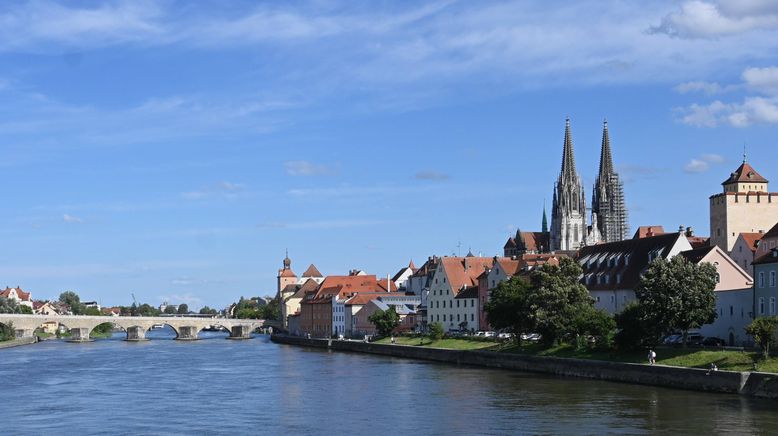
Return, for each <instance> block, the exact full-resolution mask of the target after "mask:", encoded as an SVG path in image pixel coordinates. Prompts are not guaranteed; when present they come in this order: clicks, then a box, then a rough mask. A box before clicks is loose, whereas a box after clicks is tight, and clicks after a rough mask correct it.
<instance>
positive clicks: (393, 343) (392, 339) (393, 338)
mask: <svg viewBox="0 0 778 436" xmlns="http://www.w3.org/2000/svg"><path fill="white" fill-rule="evenodd" d="M392 345H394V335H392Z"/></svg>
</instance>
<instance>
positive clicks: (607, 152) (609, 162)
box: [599, 119, 613, 177]
mask: <svg viewBox="0 0 778 436" xmlns="http://www.w3.org/2000/svg"><path fill="white" fill-rule="evenodd" d="M612 173H613V157H612V154H611V140H610V135H608V120H607V119H606V120H605V121H603V123H602V149H601V151H600V174H599V175H600V177H607V176H608V175H610V174H612Z"/></svg>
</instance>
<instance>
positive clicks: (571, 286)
mask: <svg viewBox="0 0 778 436" xmlns="http://www.w3.org/2000/svg"><path fill="white" fill-rule="evenodd" d="M582 273H583V270H582V269H581V266H580V265H578V262H576V261H575V260H573V259H570V258H563V259H562V260H561V261H560V262H559V265H558V266H557V265H551V264H545V265H543V266H542V267H540V268H539V269H537V270H535V271H534V272H533V273H532V275H531V276H530V283H531V284H532V292H530V293H529V295H528V297H527V303H528V305H529V322H530V323H531V324H530V325H532V326H533V327H534V328H533V330H534V331H535V332H537V333H540V334H541V335H542V338H543V339H542V340H543V342H544V343H546V344H547V345H548V344H552V343H555V342H556V341H558V340H559V339H561V338H562V337H563V336H565V335H566V334H570V333H573V332H574V330H575V329H574V325H573V320H574V319H575V317H576V314H577V313H579V312H580V311H582V310H587V309H588V308H589V307H591V306H592V305H593V304H594V301H593V300H592V297H591V296H590V295H589V291H587V289H586V287H585V286H584V285H582V284H581V283H580V281H579V278H580V277H581V274H582Z"/></svg>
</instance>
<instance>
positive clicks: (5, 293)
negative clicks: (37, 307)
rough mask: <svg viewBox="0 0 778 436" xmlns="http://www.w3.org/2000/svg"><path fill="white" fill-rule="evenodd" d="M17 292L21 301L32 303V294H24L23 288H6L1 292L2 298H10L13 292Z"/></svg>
mask: <svg viewBox="0 0 778 436" xmlns="http://www.w3.org/2000/svg"><path fill="white" fill-rule="evenodd" d="M12 290H13V291H16V295H17V296H18V297H19V299H20V300H21V301H30V293H29V292H24V291H23V290H22V288H20V287H18V286H17V287H15V288H9V287H7V286H6V288H5V289H4V290H2V291H0V297H6V298H8V297H9V296H10V295H11V291H12Z"/></svg>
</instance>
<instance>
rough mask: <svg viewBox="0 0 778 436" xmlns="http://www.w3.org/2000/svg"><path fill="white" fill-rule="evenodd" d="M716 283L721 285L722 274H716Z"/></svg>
mask: <svg viewBox="0 0 778 436" xmlns="http://www.w3.org/2000/svg"><path fill="white" fill-rule="evenodd" d="M716 283H721V274H719V273H716Z"/></svg>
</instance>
